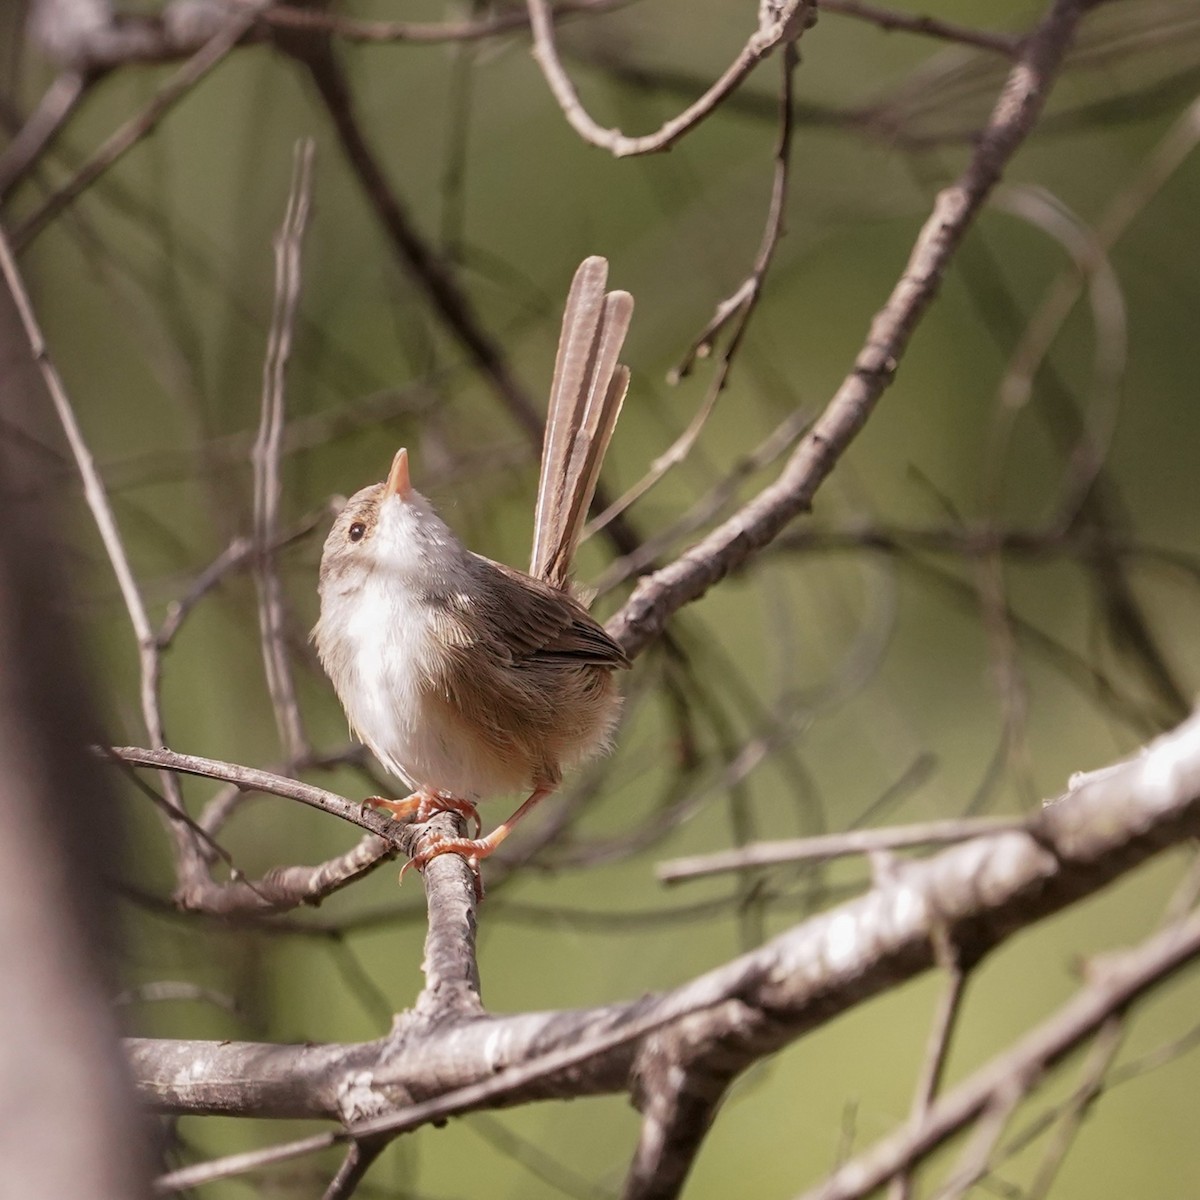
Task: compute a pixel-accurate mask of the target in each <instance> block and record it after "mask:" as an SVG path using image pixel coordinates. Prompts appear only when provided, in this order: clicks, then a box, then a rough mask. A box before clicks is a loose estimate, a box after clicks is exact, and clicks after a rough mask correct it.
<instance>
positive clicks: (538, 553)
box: [529, 257, 633, 588]
mask: <svg viewBox="0 0 1200 1200" xmlns="http://www.w3.org/2000/svg"><path fill="white" fill-rule="evenodd" d="M607 279H608V262H607V260H606V259H603V258H599V257H593V258H586V259H584V261H583V262H582V263H581V264H580V267H579V270H577V271H576V272H575V278H574V280H573V281H572V283H571V290H570V292H569V293H568V295H567V307H566V311H565V312H564V313H563V325H562V334H561V335H560V337H559V341H558V356H557V358H556V359H555V363H554V380H553V382H552V383H551V385H550V407H549V411H548V413H547V416H546V439H545V442H544V443H543V446H542V473H541V478H540V480H539V481H538V499H537V509H536V517H535V520H534V529H533V557H532V560H531V563H530V568H529V573H530V574H531V575H534V576H537V577H538V578H540V579H544V580H546V582H547V583H551V584H553V585H554V586H555V587H559V588H565V587H567V586H568V583H569V576H570V570H571V560H572V559H573V557H574V555H575V548H576V546H577V544H578V542H579V535H580V531H581V530H582V528H583V522H584V518H585V517H586V516H587V511H588V507H589V505H590V504H591V502H592V496H593V495H594V493H595V491H596V483H597V481H598V480H599V478H600V467H601V464H602V463H603V461H604V455H605V452H606V451H607V450H608V444H609V442H610V441H611V440H612V434H613V429H614V427H615V426H616V423H617V417H618V415H619V414H620V411H621V405H622V403H623V402H624V400H625V392H626V390H627V388H628V387H629V370H628V368H626V367H623V366H621V365H620V364H618V362H617V357H618V355H619V354H620V353H621V344H622V343H623V342H624V340H625V334H626V332H627V331H628V329H629V321H630V318H631V317H632V315H633V297H632V296H631V295H630V294H629V293H628V292H608V293H607V294H605V291H604V285H605V282H606V281H607Z"/></svg>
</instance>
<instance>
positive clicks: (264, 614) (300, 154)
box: [250, 138, 316, 762]
mask: <svg viewBox="0 0 1200 1200" xmlns="http://www.w3.org/2000/svg"><path fill="white" fill-rule="evenodd" d="M315 152H316V143H315V142H314V141H313V140H312V139H311V138H305V139H302V140H301V141H299V142H298V143H297V144H296V152H295V164H294V170H293V175H292V187H291V192H290V194H289V196H288V204H287V212H286V213H285V215H284V219H283V225H282V226H281V228H280V230H279V233H278V234H277V236H276V238H275V308H274V312H273V314H272V317H271V329H270V333H269V334H268V338H267V354H266V360H265V361H264V363H263V396H262V419H261V422H260V424H259V429H258V437H257V439H256V440H255V443H254V450H253V452H252V453H251V456H250V461H251V462H252V464H253V466H254V543H255V556H254V563H255V571H254V575H255V582H256V584H257V592H258V625H259V636H260V638H261V641H262V654H263V667H264V669H265V672H266V677H267V689H268V692H269V694H270V697H271V707H272V710H273V711H274V713H275V724H276V727H277V728H278V730H279V738H280V741H281V742H282V744H283V749H284V753H285V755H286V756H287V758H288V759H289V761H293V762H294V761H296V760H298V759H300V758H301V757H303V756H304V755H305V754H306V753H307V750H308V740H307V738H306V737H305V734H304V726H303V724H302V722H301V719H300V705H299V703H298V701H297V699H296V685H295V680H294V679H293V678H292V668H291V662H290V661H289V659H288V651H287V628H286V624H287V623H286V614H285V607H284V597H283V585H282V583H281V582H280V578H279V572H278V570H277V569H276V565H275V557H274V554H273V552H272V547H273V545H274V543H275V540H276V530H277V528H278V524H279V496H280V492H281V491H282V484H281V481H280V476H279V460H280V455H281V454H282V451H283V430H284V419H285V418H284V412H285V408H284V397H285V392H286V386H285V377H286V374H287V365H288V359H289V358H290V356H291V349H292V330H293V328H294V326H295V320H296V310H297V308H298V307H299V303H300V280H301V274H300V252H301V247H302V244H303V241H304V233H305V230H306V229H307V227H308V214H309V208H310V205H311V202H312V173H313V156H314V154H315Z"/></svg>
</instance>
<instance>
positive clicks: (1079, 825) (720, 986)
mask: <svg viewBox="0 0 1200 1200" xmlns="http://www.w3.org/2000/svg"><path fill="white" fill-rule="evenodd" d="M1197 833H1200V715H1197V716H1193V717H1192V718H1190V719H1189V720H1188V721H1187V722H1185V723H1184V724H1183V725H1182V726H1180V727H1179V728H1178V729H1177V730H1175V731H1174V732H1173V733H1171V734H1168V735H1166V736H1165V737H1162V738H1159V739H1158V740H1157V741H1156V742H1154V743H1152V744H1151V745H1150V746H1149V747H1147V749H1146V750H1145V751H1144V752H1143V753H1142V754H1140V755H1138V756H1137V757H1136V758H1133V759H1130V760H1128V761H1126V762H1123V763H1120V764H1117V765H1116V766H1114V767H1111V768H1108V769H1106V770H1104V771H1101V772H1096V773H1095V774H1093V775H1091V776H1087V777H1085V778H1083V779H1082V780H1081V781H1080V782H1079V783H1078V784H1077V786H1076V787H1075V789H1074V790H1072V791H1071V792H1070V793H1069V794H1068V795H1066V796H1064V797H1063V798H1062V799H1061V800H1060V801H1058V802H1057V803H1055V804H1054V805H1052V806H1051V807H1049V808H1047V809H1046V810H1044V812H1043V813H1041V814H1039V815H1038V817H1037V818H1035V819H1034V820H1033V821H1032V822H1031V823H1030V827H1029V828H1028V829H1027V830H1022V831H1014V832H1007V833H1000V834H995V835H993V836H990V837H981V838H978V839H976V840H974V841H972V842H969V843H966V844H964V845H961V846H955V847H953V848H952V849H950V850H947V851H944V852H943V853H941V854H939V855H937V856H936V857H933V858H930V859H928V860H925V861H921V862H916V863H909V864H904V865H903V866H902V867H901V869H899V870H898V871H897V872H896V873H895V874H894V876H893V877H891V878H889V879H888V880H886V881H884V882H882V883H880V884H879V885H878V886H877V887H875V888H874V889H873V890H872V891H871V892H869V893H868V894H866V895H864V896H862V897H859V898H858V899H856V900H853V901H851V902H849V903H847V904H843V905H841V906H839V907H837V908H834V909H832V910H831V911H829V912H827V913H824V914H822V915H820V916H818V917H816V918H813V919H812V920H809V921H807V922H805V923H803V924H801V925H799V926H797V927H795V928H794V929H792V930H790V931H788V932H787V933H785V934H783V935H781V936H780V937H777V938H775V939H773V940H772V941H770V942H768V943H766V944H765V945H764V946H762V947H761V948H759V949H758V950H756V951H754V952H753V953H750V954H747V955H743V956H742V957H740V958H737V959H735V960H733V961H732V962H730V963H728V964H726V965H725V966H722V967H720V968H718V969H717V970H715V971H711V972H708V973H707V974H705V975H702V976H700V977H698V978H697V979H695V980H693V981H692V982H691V983H688V984H685V985H683V986H681V987H679V988H677V989H675V990H674V991H671V992H668V993H665V994H662V995H657V996H650V997H645V998H641V999H639V1000H635V1001H631V1002H628V1003H625V1004H615V1005H610V1006H607V1007H602V1008H594V1009H585V1010H574V1011H570V1010H569V1011H563V1012H551V1013H536V1014H530V1015H523V1016H515V1017H496V1018H487V1017H479V1018H477V1019H473V1020H468V1021H465V1022H463V1021H459V1022H454V1023H451V1024H443V1025H437V1026H435V1027H432V1028H431V1027H430V1025H429V1023H428V1021H426V1020H425V1019H423V1018H422V1016H421V1015H420V1014H417V1013H414V1014H412V1015H411V1016H407V1017H404V1018H401V1019H400V1021H399V1022H398V1024H397V1028H396V1030H395V1031H394V1032H393V1034H392V1035H391V1036H390V1037H389V1038H387V1039H384V1040H382V1041H379V1042H374V1043H366V1044H360V1045H351V1046H341V1047H338V1046H325V1047H313V1046H302V1047H281V1046H259V1045H253V1044H246V1043H229V1042H226V1043H207V1042H169V1041H164V1042H158V1041H150V1040H139V1041H135V1042H132V1043H131V1044H130V1051H131V1056H132V1062H133V1067H134V1071H135V1075H136V1077H137V1079H138V1081H139V1087H140V1089H141V1092H142V1095H143V1097H144V1098H145V1099H146V1100H147V1101H148V1102H149V1103H151V1104H153V1105H154V1106H156V1107H158V1108H160V1109H162V1110H165V1111H169V1112H177V1113H182V1112H224V1113H240V1114H247V1115H248V1114H253V1115H258V1116H267V1115H270V1116H314V1115H324V1116H328V1117H333V1118H336V1119H339V1120H342V1121H350V1122H351V1124H352V1128H351V1133H352V1134H360V1133H368V1132H369V1133H371V1134H378V1133H382V1132H386V1131H388V1130H392V1131H395V1130H397V1129H399V1128H400V1127H401V1126H403V1127H405V1128H413V1127H415V1124H416V1123H419V1122H420V1121H421V1120H428V1119H434V1118H436V1117H441V1116H446V1115H449V1114H451V1113H454V1112H459V1111H466V1110H468V1109H469V1108H471V1107H479V1106H495V1105H511V1104H516V1103H521V1102H526V1101H530V1100H534V1099H547V1098H551V1097H562V1096H581V1095H592V1094H598V1093H611V1092H624V1091H629V1090H630V1089H631V1087H632V1083H631V1080H632V1078H633V1072H634V1069H635V1065H636V1069H637V1074H638V1077H639V1086H640V1087H641V1088H642V1089H644V1094H654V1093H655V1092H661V1093H662V1094H668V1089H666V1088H665V1087H660V1086H655V1085H654V1084H655V1081H653V1080H652V1079H651V1078H650V1076H651V1075H652V1073H655V1072H659V1071H681V1070H682V1071H688V1072H693V1073H694V1072H698V1071H701V1070H703V1071H705V1072H706V1074H707V1076H708V1078H709V1079H710V1080H711V1079H714V1078H716V1077H717V1076H722V1075H723V1076H724V1077H725V1078H726V1079H729V1078H732V1077H733V1076H735V1075H736V1074H737V1073H738V1072H739V1071H741V1070H743V1069H744V1068H745V1067H746V1066H748V1065H749V1064H751V1063H752V1062H754V1061H757V1060H758V1059H760V1058H762V1057H763V1056H765V1055H768V1054H771V1053H773V1052H774V1051H776V1050H778V1049H780V1048H782V1047H783V1046H786V1045H788V1044H789V1043H791V1042H792V1041H794V1040H795V1039H797V1038H798V1037H800V1036H802V1035H803V1034H804V1033H805V1032H807V1031H808V1030H810V1029H813V1028H816V1027H818V1026H820V1025H823V1024H824V1023H826V1022H827V1021H829V1020H831V1019H832V1018H834V1017H835V1016H837V1015H839V1014H840V1013H843V1012H845V1011H847V1010H848V1009H850V1008H851V1007H853V1006H855V1005H857V1004H859V1003H862V1002H863V1001H865V1000H867V999H870V998H871V997H873V996H876V995H879V994H881V993H882V992H884V991H885V990H887V989H889V988H892V987H894V986H895V985H896V984H897V983H899V982H902V981H904V980H906V979H910V978H912V977H913V976H914V975H916V974H918V973H919V972H921V971H924V970H926V969H927V968H929V967H930V966H931V965H933V964H934V963H935V962H936V961H937V959H938V953H939V951H938V947H939V946H940V945H941V946H944V945H945V939H947V938H948V939H949V940H950V943H951V944H952V945H953V946H954V949H955V952H956V953H957V955H958V956H959V958H960V960H961V961H963V962H964V963H968V964H969V963H971V962H973V961H976V960H978V958H980V957H981V956H983V955H984V954H986V953H987V952H988V951H989V950H991V949H992V948H993V947H995V946H996V945H998V944H1000V943H1001V942H1003V941H1004V940H1005V939H1006V938H1008V937H1009V936H1011V935H1012V934H1013V933H1015V932H1016V931H1018V930H1020V929H1022V928H1024V927H1026V926H1027V925H1029V924H1031V923H1033V922H1035V921H1037V920H1039V919H1041V918H1043V917H1045V916H1048V915H1050V914H1052V913H1054V912H1057V911H1059V910H1060V909H1062V908H1064V907H1065V906H1067V905H1069V904H1071V903H1073V902H1074V901H1076V900H1078V899H1079V898H1080V897H1082V896H1084V895H1087V894H1089V893H1091V892H1094V891H1096V890H1098V889H1099V888H1101V887H1103V886H1105V885H1106V884H1108V883H1109V882H1111V881H1112V880H1113V879H1115V878H1117V877H1118V876H1120V875H1121V874H1123V873H1124V872H1126V871H1129V870H1131V869H1132V868H1133V867H1135V866H1137V865H1138V864H1140V863H1141V862H1143V861H1145V860H1146V859H1147V858H1148V857H1150V856H1151V855H1153V854H1155V853H1157V852H1158V851H1159V850H1161V849H1163V848H1164V847H1166V846H1169V845H1172V844H1175V843H1177V842H1179V841H1181V840H1184V839H1186V838H1189V837H1194V836H1196V835H1197ZM435 864H436V860H435ZM435 864H431V866H432V865H435ZM416 1029H419V1036H413V1035H414V1030H416ZM651 1038H653V1041H652V1042H651V1041H650V1040H648V1039H651ZM643 1047H652V1048H653V1053H652V1054H651V1053H649V1051H647V1052H646V1054H645V1055H644V1056H643V1057H641V1058H640V1059H639V1052H641V1051H642V1049H643ZM183 1062H186V1063H187V1064H188V1070H187V1071H182V1070H181V1069H180V1064H181V1063H183ZM297 1076H299V1077H300V1079H301V1084H300V1085H297V1083H296V1079H297ZM426 1097H428V1098H431V1099H430V1100H429V1101H426V1103H425V1104H424V1105H423V1106H422V1107H420V1108H419V1109H414V1108H412V1107H411V1102H412V1101H420V1100H421V1099H422V1098H426ZM433 1099H436V1100H437V1103H436V1104H435V1103H433V1102H432V1101H433ZM364 1112H372V1113H373V1114H374V1119H373V1120H372V1121H371V1122H370V1124H369V1125H367V1126H358V1125H356V1124H354V1122H355V1119H356V1118H355V1116H354V1114H355V1113H358V1114H361V1113H364ZM311 1148H312V1146H311V1145H310V1144H309V1143H304V1144H303V1146H302V1147H300V1148H299V1149H296V1148H293V1151H288V1150H287V1149H286V1148H280V1150H279V1151H278V1152H277V1153H281V1154H283V1155H284V1156H285V1157H286V1156H287V1155H288V1154H289V1153H292V1152H305V1151H307V1150H308V1149H311Z"/></svg>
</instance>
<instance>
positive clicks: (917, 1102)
mask: <svg viewBox="0 0 1200 1200" xmlns="http://www.w3.org/2000/svg"><path fill="white" fill-rule="evenodd" d="M938 958H939V960H940V961H941V965H942V966H943V967H944V968H945V970H946V983H945V986H944V987H943V988H942V994H941V997H940V998H939V1000H938V1007H937V1011H936V1013H935V1014H934V1018H933V1025H932V1026H931V1027H930V1030H929V1041H928V1043H927V1044H926V1047H925V1057H924V1059H923V1060H922V1063H921V1074H920V1075H919V1076H918V1078H917V1086H916V1088H915V1090H914V1092H913V1101H912V1107H911V1108H910V1109H909V1114H908V1120H909V1123H910V1124H911V1125H912V1126H913V1127H914V1128H919V1127H920V1125H921V1122H922V1121H924V1120H925V1119H926V1118H927V1117H928V1116H929V1108H930V1105H931V1104H932V1103H933V1098H934V1097H935V1096H936V1095H937V1093H938V1088H940V1087H941V1084H942V1075H943V1073H944V1072H945V1069H946V1061H947V1059H948V1058H949V1056H950V1043H951V1040H952V1039H953V1037H954V1030H955V1028H956V1026H957V1024H958V1018H959V1015H960V1014H961V1012H962V1003H963V995H964V993H965V991H966V983H967V972H966V970H965V969H964V967H963V964H962V963H961V962H960V961H959V957H958V954H957V951H956V950H955V948H954V944H953V942H952V941H951V939H950V936H949V934H948V933H947V932H946V931H945V930H943V931H942V936H941V939H940V943H939V946H938ZM911 1194H912V1175H911V1173H910V1171H909V1170H908V1168H905V1169H904V1170H903V1171H901V1172H900V1174H898V1175H897V1176H896V1177H895V1178H894V1179H893V1180H892V1186H891V1189H890V1190H889V1192H888V1197H889V1200H908V1198H909V1196H910V1195H911Z"/></svg>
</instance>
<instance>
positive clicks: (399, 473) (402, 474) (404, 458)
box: [383, 449, 412, 500]
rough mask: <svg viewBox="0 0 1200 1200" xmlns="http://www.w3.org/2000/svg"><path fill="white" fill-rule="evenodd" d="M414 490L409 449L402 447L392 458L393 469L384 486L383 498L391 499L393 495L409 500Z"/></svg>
mask: <svg viewBox="0 0 1200 1200" xmlns="http://www.w3.org/2000/svg"><path fill="white" fill-rule="evenodd" d="M411 492H412V483H411V482H410V480H409V478H408V451H407V450H404V449H400V450H397V451H396V457H395V458H393V459H392V469H391V470H390V471H389V472H388V477H387V483H386V484H385V485H384V488H383V498H384V499H385V500H390V499H391V497H392V496H399V497H400V499H401V500H407V499H408V497H409V495H410V494H411Z"/></svg>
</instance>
